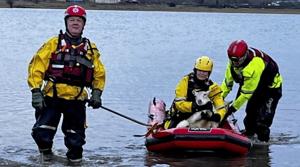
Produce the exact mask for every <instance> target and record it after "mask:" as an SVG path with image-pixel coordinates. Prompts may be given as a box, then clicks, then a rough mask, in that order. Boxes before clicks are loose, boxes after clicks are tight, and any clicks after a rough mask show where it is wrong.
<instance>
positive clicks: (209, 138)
mask: <svg viewBox="0 0 300 167" xmlns="http://www.w3.org/2000/svg"><path fill="white" fill-rule="evenodd" d="M251 146H252V144H251V141H250V140H249V139H248V138H247V137H245V136H242V135H241V134H237V133H235V132H233V131H232V130H229V129H223V128H211V129H203V128H172V129H167V130H162V131H158V132H156V133H153V134H151V135H149V136H148V137H147V138H146V147H147V149H148V150H149V151H153V152H163V151H170V150H185V151H189V150H191V151H227V152H230V153H233V154H246V153H248V151H249V150H250V148H251Z"/></svg>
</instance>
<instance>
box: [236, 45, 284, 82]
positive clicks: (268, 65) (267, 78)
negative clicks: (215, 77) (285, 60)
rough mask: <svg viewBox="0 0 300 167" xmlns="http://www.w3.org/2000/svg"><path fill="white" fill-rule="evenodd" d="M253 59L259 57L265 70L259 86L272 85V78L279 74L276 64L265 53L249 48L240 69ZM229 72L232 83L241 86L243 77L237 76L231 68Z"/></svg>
mask: <svg viewBox="0 0 300 167" xmlns="http://www.w3.org/2000/svg"><path fill="white" fill-rule="evenodd" d="M254 57H260V58H261V59H263V61H264V63H265V69H264V71H263V73H262V75H261V77H260V84H261V85H266V86H270V85H272V82H273V80H274V77H275V76H276V74H278V73H279V68H278V65H277V63H276V62H275V61H274V60H273V59H272V58H271V57H270V56H269V55H267V54H266V53H264V52H262V51H260V50H258V49H255V48H249V55H248V57H247V59H246V61H245V62H244V63H243V64H242V67H245V66H247V65H248V64H249V62H250V61H251V60H252V59H253V58H254ZM230 71H231V75H232V78H233V79H234V81H235V82H237V83H239V84H241V85H243V81H244V77H243V76H242V75H241V74H237V73H236V72H235V71H234V68H233V66H231V68H230Z"/></svg>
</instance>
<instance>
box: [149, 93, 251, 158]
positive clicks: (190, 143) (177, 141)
mask: <svg viewBox="0 0 300 167" xmlns="http://www.w3.org/2000/svg"><path fill="white" fill-rule="evenodd" d="M164 113H165V103H164V102H163V101H162V100H157V99H155V98H154V99H153V101H152V102H150V104H149V120H148V124H150V125H151V126H152V127H151V128H148V132H147V134H146V135H145V136H146V142H145V145H146V147H147V149H148V151H152V152H164V151H170V150H181V151H225V152H226V153H233V154H240V155H242V154H246V153H248V152H249V150H250V148H251V147H252V143H251V141H250V139H248V138H247V137H246V136H244V135H242V134H241V133H240V131H239V127H238V125H237V121H236V119H235V118H234V116H233V115H230V116H229V117H228V118H227V119H226V121H225V122H224V123H222V125H221V127H219V128H209V129H207V128H172V129H166V130H165V129H163V128H162V124H163V120H164V117H165V115H164Z"/></svg>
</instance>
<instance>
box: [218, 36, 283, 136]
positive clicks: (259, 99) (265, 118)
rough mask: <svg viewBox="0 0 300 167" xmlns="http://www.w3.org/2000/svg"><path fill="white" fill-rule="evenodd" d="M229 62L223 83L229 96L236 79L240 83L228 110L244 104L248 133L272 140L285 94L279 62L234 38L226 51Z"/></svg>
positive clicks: (225, 93) (224, 94)
mask: <svg viewBox="0 0 300 167" xmlns="http://www.w3.org/2000/svg"><path fill="white" fill-rule="evenodd" d="M227 54H228V58H229V60H230V61H229V63H228V65H227V69H226V73H225V79H224V80H223V83H222V85H221V88H222V90H223V94H222V96H223V97H224V98H226V96H227V95H228V94H229V92H230V91H231V90H232V87H233V84H234V82H236V83H238V84H239V90H238V92H237V96H236V99H235V100H234V101H233V103H232V105H231V106H230V107H229V109H228V113H233V112H236V111H237V110H239V109H240V108H241V107H242V105H243V104H244V103H246V102H247V106H246V117H245V119H244V125H245V131H244V132H243V133H244V134H245V135H247V136H249V137H252V136H254V135H255V134H256V135H257V138H258V139H259V140H260V141H265V142H267V141H269V139H270V126H271V124H272V122H273V118H274V115H275V110H276V107H277V104H278V102H279V99H280V98H281V96H282V77H281V75H280V73H279V68H278V65H277V64H276V62H275V61H274V60H273V59H272V58H271V57H270V56H269V55H267V54H266V53H264V52H262V51H261V50H258V49H255V48H252V47H248V45H247V43H246V42H245V41H244V40H236V41H233V42H232V43H231V44H230V46H229V48H228V50H227Z"/></svg>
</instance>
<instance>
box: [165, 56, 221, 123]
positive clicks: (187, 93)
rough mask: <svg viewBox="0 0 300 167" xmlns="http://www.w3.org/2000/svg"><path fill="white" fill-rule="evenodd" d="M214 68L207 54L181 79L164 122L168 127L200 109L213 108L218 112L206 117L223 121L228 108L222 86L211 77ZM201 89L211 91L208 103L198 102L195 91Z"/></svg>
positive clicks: (215, 120)
mask: <svg viewBox="0 0 300 167" xmlns="http://www.w3.org/2000/svg"><path fill="white" fill-rule="evenodd" d="M212 69H213V61H212V59H210V58H209V57H207V56H202V57H199V58H198V59H197V60H196V62H195V66H194V69H193V72H191V73H190V74H188V75H186V76H184V77H183V78H182V79H181V80H180V81H179V83H178V84H177V86H176V90H175V99H174V101H173V104H172V106H171V109H170V111H169V113H168V118H167V120H166V122H165V124H164V126H165V128H166V129H168V128H174V127H176V125H177V124H178V123H179V122H180V121H182V120H184V119H187V118H189V117H190V116H191V115H192V114H194V113H196V112H198V111H203V110H210V111H212V112H213V108H215V110H216V112H215V113H214V114H213V115H212V116H210V117H207V118H206V119H208V120H210V121H214V122H217V123H219V122H221V121H222V119H223V118H224V116H225V114H226V109H225V104H224V100H223V98H222V96H221V93H222V91H221V88H220V87H219V86H218V85H217V84H216V83H214V82H213V81H212V80H210V79H209V76H210V74H211V72H212ZM199 91H202V92H204V91H205V92H209V93H208V98H209V102H208V103H206V104H203V105H199V104H198V103H197V102H196V96H195V92H199ZM207 116H208V115H207Z"/></svg>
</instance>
